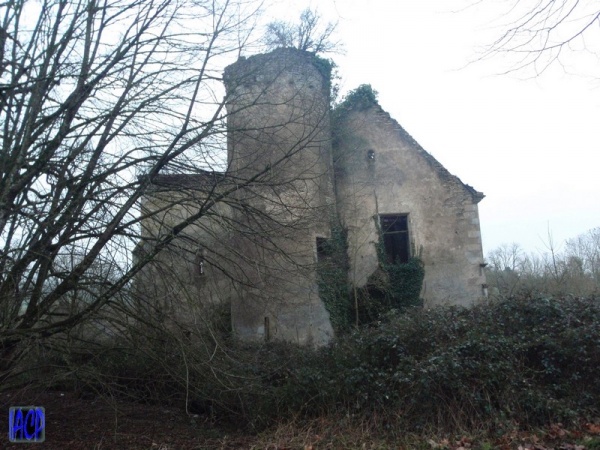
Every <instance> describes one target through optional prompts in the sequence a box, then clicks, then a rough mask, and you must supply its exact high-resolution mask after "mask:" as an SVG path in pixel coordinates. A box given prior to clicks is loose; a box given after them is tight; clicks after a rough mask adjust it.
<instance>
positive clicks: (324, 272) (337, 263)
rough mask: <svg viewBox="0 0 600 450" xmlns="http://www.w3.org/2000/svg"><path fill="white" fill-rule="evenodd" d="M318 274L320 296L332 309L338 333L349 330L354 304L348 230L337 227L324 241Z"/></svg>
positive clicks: (331, 316)
mask: <svg viewBox="0 0 600 450" xmlns="http://www.w3.org/2000/svg"><path fill="white" fill-rule="evenodd" d="M319 253H320V254H321V255H320V256H321V257H320V259H319V262H318V266H317V276H318V285H319V296H320V297H321V300H322V301H323V303H324V305H325V308H326V309H327V311H328V312H329V318H330V321H331V325H332V326H333V328H334V330H335V331H336V333H340V332H343V331H346V330H348V329H349V328H350V326H351V324H352V306H351V300H350V296H349V294H348V292H349V282H348V271H349V268H350V261H349V258H348V230H347V229H345V228H343V227H341V226H336V227H334V228H333V229H332V232H331V238H329V239H326V240H323V241H322V248H321V249H319Z"/></svg>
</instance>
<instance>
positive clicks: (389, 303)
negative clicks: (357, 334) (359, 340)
mask: <svg viewBox="0 0 600 450" xmlns="http://www.w3.org/2000/svg"><path fill="white" fill-rule="evenodd" d="M375 220H378V218H375ZM378 229H379V227H378ZM379 233H380V235H379V242H378V243H377V245H376V246H377V258H378V260H379V269H378V270H377V271H376V272H375V273H373V274H372V275H371V276H370V277H369V279H368V280H367V284H366V286H365V288H363V289H362V291H361V293H360V298H359V311H358V316H359V322H361V323H372V322H374V321H376V320H379V319H380V318H381V317H382V316H384V315H386V314H387V313H389V312H390V311H392V310H398V311H403V310H405V309H406V308H409V307H414V306H423V300H422V299H421V297H420V294H421V288H422V287H423V279H424V278H425V268H424V265H423V261H421V259H420V258H419V257H416V256H413V257H411V258H410V259H409V260H408V261H407V262H406V263H401V262H392V263H390V262H388V260H387V257H386V254H385V248H384V245H383V236H382V235H381V230H379Z"/></svg>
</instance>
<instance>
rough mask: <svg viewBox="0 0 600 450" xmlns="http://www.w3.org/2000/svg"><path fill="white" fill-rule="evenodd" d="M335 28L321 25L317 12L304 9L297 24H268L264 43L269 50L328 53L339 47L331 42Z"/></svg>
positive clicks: (333, 25) (281, 22)
mask: <svg viewBox="0 0 600 450" xmlns="http://www.w3.org/2000/svg"><path fill="white" fill-rule="evenodd" d="M336 28H337V23H332V22H328V23H327V24H323V23H322V20H321V16H320V15H319V13H318V12H317V11H313V10H311V9H305V10H304V11H302V13H301V14H300V20H299V22H298V23H289V22H283V21H275V22H271V23H269V24H268V25H267V31H266V34H265V38H264V41H265V44H266V46H267V48H268V49H269V50H272V49H275V48H280V47H294V48H297V49H299V50H304V51H309V52H314V53H321V54H322V53H330V52H332V51H336V50H338V49H339V46H340V44H339V42H336V41H332V38H333V35H334V33H335V30H336Z"/></svg>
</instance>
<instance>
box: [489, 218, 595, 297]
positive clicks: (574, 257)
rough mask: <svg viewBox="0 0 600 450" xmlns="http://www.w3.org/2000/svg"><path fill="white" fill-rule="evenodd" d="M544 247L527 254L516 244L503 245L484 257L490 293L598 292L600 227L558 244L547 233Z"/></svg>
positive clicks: (559, 293) (573, 293)
mask: <svg viewBox="0 0 600 450" xmlns="http://www.w3.org/2000/svg"><path fill="white" fill-rule="evenodd" d="M546 247H547V250H546V251H545V252H542V253H527V252H525V251H524V250H523V248H522V247H521V246H519V244H515V243H513V244H504V245H502V246H500V247H498V248H496V249H495V250H493V251H491V252H490V253H489V254H488V256H487V261H488V267H487V278H488V283H489V286H490V293H491V295H493V296H494V295H495V296H509V297H510V296H516V295H530V296H536V295H561V296H565V295H572V296H576V297H583V296H590V295H597V294H599V293H600V227H597V228H594V229H592V230H589V231H588V232H586V233H583V234H581V235H579V236H577V237H575V238H573V239H568V240H567V241H566V242H565V244H564V245H563V246H560V247H557V246H555V244H554V243H553V241H552V238H551V236H549V239H548V242H547V243H546Z"/></svg>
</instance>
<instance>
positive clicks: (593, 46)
mask: <svg viewBox="0 0 600 450" xmlns="http://www.w3.org/2000/svg"><path fill="white" fill-rule="evenodd" d="M476 3H478V4H482V3H485V1H478V2H476ZM505 5H506V12H505V15H504V16H503V21H504V23H505V25H504V26H503V28H504V31H503V32H502V33H501V35H500V36H499V37H498V38H497V39H496V40H495V41H494V42H493V43H492V44H491V45H490V46H489V47H488V48H487V50H486V51H485V53H484V57H489V56H494V55H497V54H508V56H509V57H510V58H513V57H515V56H516V60H514V64H513V65H512V67H510V68H509V69H508V70H507V72H515V71H521V70H523V69H533V70H534V73H535V74H536V75H537V74H540V73H542V72H544V71H545V70H546V69H547V68H548V67H550V66H551V65H552V64H554V63H558V64H563V63H564V61H563V57H564V56H566V54H568V53H570V52H573V51H585V52H590V53H592V54H595V56H596V58H597V56H598V51H599V50H600V47H599V45H598V43H599V41H600V33H599V32H600V7H599V5H598V3H597V2H586V1H580V0H535V1H533V0H510V1H507V2H505Z"/></svg>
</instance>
